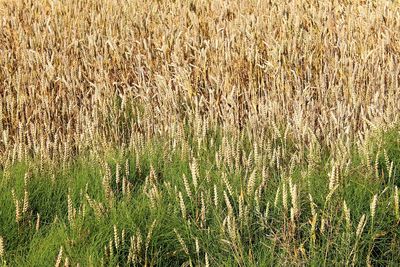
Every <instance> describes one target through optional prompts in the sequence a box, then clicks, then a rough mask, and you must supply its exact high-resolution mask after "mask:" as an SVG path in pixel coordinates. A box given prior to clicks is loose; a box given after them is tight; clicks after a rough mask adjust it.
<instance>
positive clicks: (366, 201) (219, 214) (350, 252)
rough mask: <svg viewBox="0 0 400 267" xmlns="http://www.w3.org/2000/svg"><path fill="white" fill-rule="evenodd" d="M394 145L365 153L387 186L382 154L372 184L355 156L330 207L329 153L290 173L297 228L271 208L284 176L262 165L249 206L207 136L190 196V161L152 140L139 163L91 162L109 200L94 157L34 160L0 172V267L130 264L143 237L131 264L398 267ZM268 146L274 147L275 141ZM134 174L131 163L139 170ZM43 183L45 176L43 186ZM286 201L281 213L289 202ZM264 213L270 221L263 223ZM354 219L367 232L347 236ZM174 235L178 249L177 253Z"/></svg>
mask: <svg viewBox="0 0 400 267" xmlns="http://www.w3.org/2000/svg"><path fill="white" fill-rule="evenodd" d="M217 135H218V133H215V136H217ZM208 138H210V136H209V137H208ZM399 138H400V134H399V133H398V131H397V129H395V130H392V131H390V132H388V133H385V135H384V137H383V139H382V140H383V142H382V144H381V147H380V148H378V146H377V144H376V143H372V145H371V153H375V151H378V149H381V150H382V149H385V150H386V151H387V155H388V157H389V159H390V161H392V162H393V165H394V167H393V175H392V176H391V178H389V177H388V172H387V171H386V169H387V167H386V166H385V160H384V157H383V155H382V157H379V164H378V168H379V170H380V171H379V172H380V173H383V175H382V176H381V177H375V176H374V171H373V170H374V162H371V163H370V164H371V166H370V168H369V167H366V166H364V165H363V161H362V160H361V159H362V158H363V157H364V155H360V154H358V152H356V150H354V151H353V155H352V157H351V158H352V161H351V164H350V165H349V168H348V173H347V175H346V176H345V177H341V180H340V182H339V186H338V187H337V189H336V190H335V191H334V192H333V193H332V196H331V198H330V199H329V200H328V201H327V199H326V198H327V195H328V193H329V189H328V179H329V178H328V173H329V172H330V168H329V162H330V159H331V155H329V154H324V155H323V156H322V157H321V159H320V161H319V162H318V164H317V166H316V167H315V168H313V169H312V170H309V169H308V167H307V166H308V165H307V163H306V162H304V164H299V165H296V167H295V169H294V171H293V174H292V181H293V183H294V184H296V185H297V188H298V201H299V210H300V212H299V215H298V217H297V218H296V227H295V228H293V225H292V224H291V221H290V212H289V211H286V210H285V209H284V207H283V203H282V195H281V194H280V195H279V198H278V201H276V204H277V205H276V206H275V205H274V202H275V198H276V192H277V189H278V187H279V188H280V192H282V191H281V190H282V185H283V184H285V187H286V188H288V186H289V185H288V180H287V179H286V178H284V177H287V175H284V174H283V173H281V172H280V171H278V169H277V168H275V167H274V166H270V167H267V173H268V177H269V178H268V180H267V184H266V187H265V188H263V189H262V192H261V197H260V198H258V199H255V198H254V195H255V193H252V194H251V195H250V196H249V195H247V193H246V184H247V179H248V176H249V175H250V173H249V172H248V171H246V168H245V167H244V166H242V167H243V168H237V169H232V168H231V167H230V166H228V165H227V166H222V167H220V168H217V166H216V164H215V153H216V151H217V150H218V146H219V144H220V143H221V140H218V141H217V142H216V145H214V146H213V147H211V145H210V142H209V141H210V139H207V140H206V141H205V142H203V145H202V146H201V147H199V148H198V147H197V146H196V145H195V144H193V145H192V148H193V151H194V153H195V155H198V156H197V161H198V166H199V172H200V176H199V184H198V188H197V190H195V188H194V185H193V183H192V176H191V172H190V167H189V166H190V161H189V160H188V158H189V157H188V156H182V153H181V150H180V147H178V148H177V149H175V150H172V149H170V148H168V146H167V145H166V144H165V143H163V141H162V140H158V141H154V140H153V141H148V142H147V143H146V147H145V149H143V150H142V151H141V153H139V158H136V153H131V152H129V150H127V151H126V152H125V153H124V154H122V153H121V152H120V151H112V152H110V153H108V154H104V155H102V156H100V157H99V158H101V159H102V160H104V161H105V162H107V164H108V165H109V166H110V170H111V174H112V179H111V182H110V186H111V188H112V192H113V193H112V194H113V196H112V198H109V199H107V195H106V194H105V190H104V185H103V176H104V174H105V170H104V164H102V163H101V162H99V161H98V160H94V159H93V158H92V157H88V156H86V157H80V158H77V159H75V160H74V161H73V162H71V163H70V164H67V165H66V166H67V167H66V168H64V169H63V168H60V167H59V166H58V165H54V166H52V165H48V166H47V165H45V166H44V167H43V168H42V169H41V168H39V164H37V163H35V162H34V161H32V162H26V163H18V164H14V165H13V166H11V167H10V168H9V169H8V170H7V172H8V173H9V175H4V171H3V172H2V173H1V178H0V179H1V180H0V202H1V209H0V235H1V236H2V237H3V238H4V244H5V255H4V257H3V258H2V259H1V260H2V263H3V265H4V266H52V265H54V264H55V262H56V258H57V255H58V253H59V250H60V247H63V260H64V259H65V258H66V257H68V260H69V262H70V263H71V264H74V265H76V264H77V263H79V264H80V265H81V266H101V265H104V266H116V265H119V266H124V265H126V263H127V258H128V255H129V250H130V238H131V237H132V236H134V238H135V240H137V238H138V237H140V238H141V239H142V245H141V250H140V252H138V255H137V256H138V260H137V262H136V265H138V266H143V265H156V266H179V265H185V264H188V265H190V264H191V265H195V266H204V265H205V255H206V254H207V256H208V260H209V262H210V265H211V266H237V265H240V266H269V265H274V264H278V265H304V264H305V265H310V266H322V265H325V266H343V265H356V266H365V265H366V264H367V262H369V263H371V264H372V265H374V266H396V265H397V263H399V262H400V253H398V251H399V250H398V248H399V247H400V238H399V235H400V227H399V222H398V221H397V219H396V217H395V213H394V200H393V199H394V187H395V186H396V185H397V186H400V174H399V169H400V144H399ZM240 144H241V149H242V150H243V151H245V153H247V155H248V153H249V152H250V151H251V150H252V146H251V142H249V140H245V139H244V140H243V141H242V142H240ZM275 145H276V146H279V145H282V142H280V143H279V142H277V144H275ZM288 149H289V152H290V151H291V150H295V148H294V146H292V147H291V146H289V148H288ZM382 151H383V150H382ZM372 159H373V160H375V157H374V156H372ZM126 160H128V163H129V169H130V174H129V177H127V180H128V181H129V182H130V183H131V185H132V188H131V193H130V194H123V193H122V191H121V186H120V185H117V184H116V183H115V173H116V164H117V163H119V164H120V165H121V173H125V162H126ZM137 162H138V163H137ZM281 164H282V165H285V168H286V167H287V165H288V164H289V162H285V161H284V160H283V162H281ZM136 166H140V172H139V170H138V169H137V168H136ZM152 168H153V170H154V173H155V174H156V180H155V182H154V186H155V187H156V189H157V191H158V194H159V195H158V198H157V200H155V205H152V203H151V200H150V198H149V195H148V192H149V191H148V190H147V191H146V192H144V191H145V190H144V188H145V187H146V179H149V178H146V177H148V176H149V174H150V170H151V169H152ZM254 168H255V169H257V168H258V167H257V166H254ZM28 171H29V172H30V173H31V178H30V180H29V182H28V185H27V188H26V189H27V191H28V192H29V209H28V211H27V212H26V213H25V214H23V215H22V218H21V220H20V221H19V222H18V223H17V222H16V220H15V205H14V202H13V198H12V194H11V190H12V189H14V191H15V194H16V197H17V198H18V199H19V200H20V205H22V199H23V197H24V189H25V186H24V175H25V173H26V172H28ZM223 172H225V173H226V175H227V179H228V180H229V181H230V184H231V186H232V189H233V190H232V191H233V195H232V196H230V195H229V192H228V190H227V188H226V186H225V184H224V182H223V179H222V175H223V174H222V173H223ZM183 174H185V175H186V177H187V178H188V180H189V181H190V183H191V184H190V186H191V191H192V194H193V196H192V199H190V198H189V196H188V195H187V193H186V191H185V186H184V183H183V180H182V175H183ZM53 175H54V177H55V179H52V176H53ZM260 182H261V171H260V170H258V169H257V172H256V179H255V188H257V187H258V186H259V184H260ZM214 184H215V185H216V188H217V191H218V196H219V202H218V205H217V207H215V206H214V203H213V190H214ZM224 190H225V191H226V193H227V195H228V199H229V201H230V203H231V205H232V208H233V215H232V214H231V216H230V217H229V218H228V219H227V215H228V213H227V205H226V203H225V200H224V195H223V191H224ZM178 192H182V195H183V198H184V201H185V205H186V218H185V219H184V218H182V213H181V209H180V205H179V198H178ZM241 192H242V193H241ZM68 194H69V195H70V198H71V200H72V205H73V208H74V209H76V215H75V217H74V218H73V220H72V221H69V220H68V201H67V199H68ZM241 194H243V195H244V198H243V199H244V203H243V205H244V206H245V207H247V213H246V214H245V215H244V217H243V218H242V219H239V209H240V208H239V205H240V203H239V196H240V195H241ZM310 194H311V195H312V198H313V200H314V202H315V205H316V206H315V209H316V211H317V214H318V215H317V223H316V231H315V233H312V232H311V227H310V222H311V220H312V215H311V208H310V201H309V195H310ZM374 194H378V205H377V209H376V215H375V218H374V221H372V218H371V215H370V202H371V199H372V197H373V195H374ZM86 195H88V196H89V198H90V199H91V200H92V201H95V202H96V203H102V205H103V206H104V210H105V211H104V213H103V214H102V215H101V216H97V215H96V212H95V211H94V209H93V208H92V207H90V203H89V201H88V199H87V197H86ZM201 195H203V198H204V203H205V205H206V220H205V223H204V222H203V223H202V220H201V207H202V204H201V202H202V200H201ZM289 196H290V194H289ZM343 201H346V203H347V206H348V208H349V209H350V211H351V225H350V226H349V227H347V226H346V222H345V219H344V212H343ZM288 203H289V204H288V205H289V209H290V206H291V204H290V197H288ZM267 206H269V213H268V216H267V217H263V216H264V215H265V210H266V208H267ZM37 214H40V228H39V230H38V231H36V229H35V228H36V226H35V224H36V220H37ZM263 214H264V215H263ZM364 214H365V215H366V223H365V227H364V229H363V231H362V234H361V235H360V236H358V237H357V236H356V229H357V226H358V223H359V220H360V218H361V217H362V215H364ZM322 218H323V219H324V220H325V226H324V227H325V229H324V231H322V229H321V219H322ZM229 220H233V221H234V223H232V221H231V222H228V221H229ZM229 224H231V225H229ZM152 225H153V227H152ZM233 225H234V226H233ZM114 226H115V227H116V229H117V232H118V236H119V239H122V230H124V232H125V242H124V243H122V242H120V244H119V245H118V248H116V247H115V244H114V245H113V246H114V248H113V253H112V255H110V252H109V248H107V249H106V250H107V251H105V247H107V246H109V243H110V242H114ZM229 227H231V228H232V227H234V228H236V230H235V233H236V237H232V235H230V234H229ZM149 232H151V235H150V234H149ZM176 232H177V233H178V234H179V235H180V236H181V238H182V240H183V241H184V244H183V246H186V248H187V253H186V252H185V249H186V248H184V247H183V246H182V244H181V243H180V242H179V240H178V236H177V234H176ZM313 235H315V238H312V236H313ZM196 239H197V240H198V244H199V251H198V252H199V253H197V251H196ZM146 243H147V246H146ZM131 265H134V264H131Z"/></svg>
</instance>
